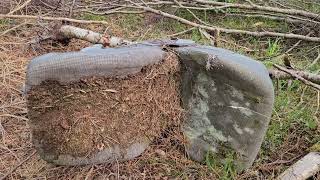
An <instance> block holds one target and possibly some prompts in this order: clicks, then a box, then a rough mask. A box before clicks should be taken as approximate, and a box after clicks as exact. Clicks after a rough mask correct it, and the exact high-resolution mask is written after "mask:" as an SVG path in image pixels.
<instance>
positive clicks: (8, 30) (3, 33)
mask: <svg viewBox="0 0 320 180" xmlns="http://www.w3.org/2000/svg"><path fill="white" fill-rule="evenodd" d="M28 23H29V22H24V23H21V24H18V25H16V26H14V27H12V28H10V29H7V30H5V31H3V32H2V33H1V34H0V36H3V35H5V34H7V33H8V32H10V31H13V30H15V29H17V28H19V27H21V26H23V25H26V24H28Z"/></svg>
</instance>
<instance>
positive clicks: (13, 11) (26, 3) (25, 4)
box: [8, 0, 32, 14]
mask: <svg viewBox="0 0 320 180" xmlns="http://www.w3.org/2000/svg"><path fill="white" fill-rule="evenodd" d="M31 1H32V0H27V1H26V2H24V3H23V4H22V5H21V6H18V7H16V8H14V9H13V10H12V11H10V12H9V13H8V14H13V13H15V12H17V11H19V10H20V9H22V8H24V7H26V6H27V5H28V4H29V3H30V2H31Z"/></svg>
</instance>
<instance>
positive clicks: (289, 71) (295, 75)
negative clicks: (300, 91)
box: [273, 64, 320, 90]
mask: <svg viewBox="0 0 320 180" xmlns="http://www.w3.org/2000/svg"><path fill="white" fill-rule="evenodd" d="M273 66H274V67H275V68H277V69H279V70H281V71H283V72H285V73H287V74H289V75H291V76H292V77H294V78H297V79H298V80H300V81H301V82H303V83H304V84H306V85H309V86H312V87H314V88H315V89H317V90H320V85H319V84H315V83H313V82H311V81H309V80H307V79H305V78H303V77H302V76H300V75H299V74H297V73H296V72H295V71H293V70H290V69H287V68H284V67H281V66H279V65H276V64H274V65H273ZM318 78H320V77H318Z"/></svg>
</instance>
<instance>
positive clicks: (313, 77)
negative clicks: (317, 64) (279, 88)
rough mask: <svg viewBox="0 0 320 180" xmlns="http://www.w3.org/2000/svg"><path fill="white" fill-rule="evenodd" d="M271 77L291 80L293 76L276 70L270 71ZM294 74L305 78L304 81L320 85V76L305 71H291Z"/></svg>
mask: <svg viewBox="0 0 320 180" xmlns="http://www.w3.org/2000/svg"><path fill="white" fill-rule="evenodd" d="M268 71H269V75H270V77H271V78H272V79H291V78H292V76H291V75H290V74H288V73H286V72H283V71H278V70H275V69H268ZM290 71H292V72H294V73H295V74H298V75H299V76H301V77H303V78H304V79H307V80H308V81H311V82H313V83H316V84H320V75H317V74H313V73H309V72H305V71H297V70H290Z"/></svg>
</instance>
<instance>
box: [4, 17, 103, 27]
mask: <svg viewBox="0 0 320 180" xmlns="http://www.w3.org/2000/svg"><path fill="white" fill-rule="evenodd" d="M0 18H1V19H3V18H13V19H36V20H37V19H40V20H49V21H68V22H74V23H84V24H106V25H108V23H107V22H105V21H89V20H79V19H71V18H64V17H49V16H30V15H10V14H0Z"/></svg>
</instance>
